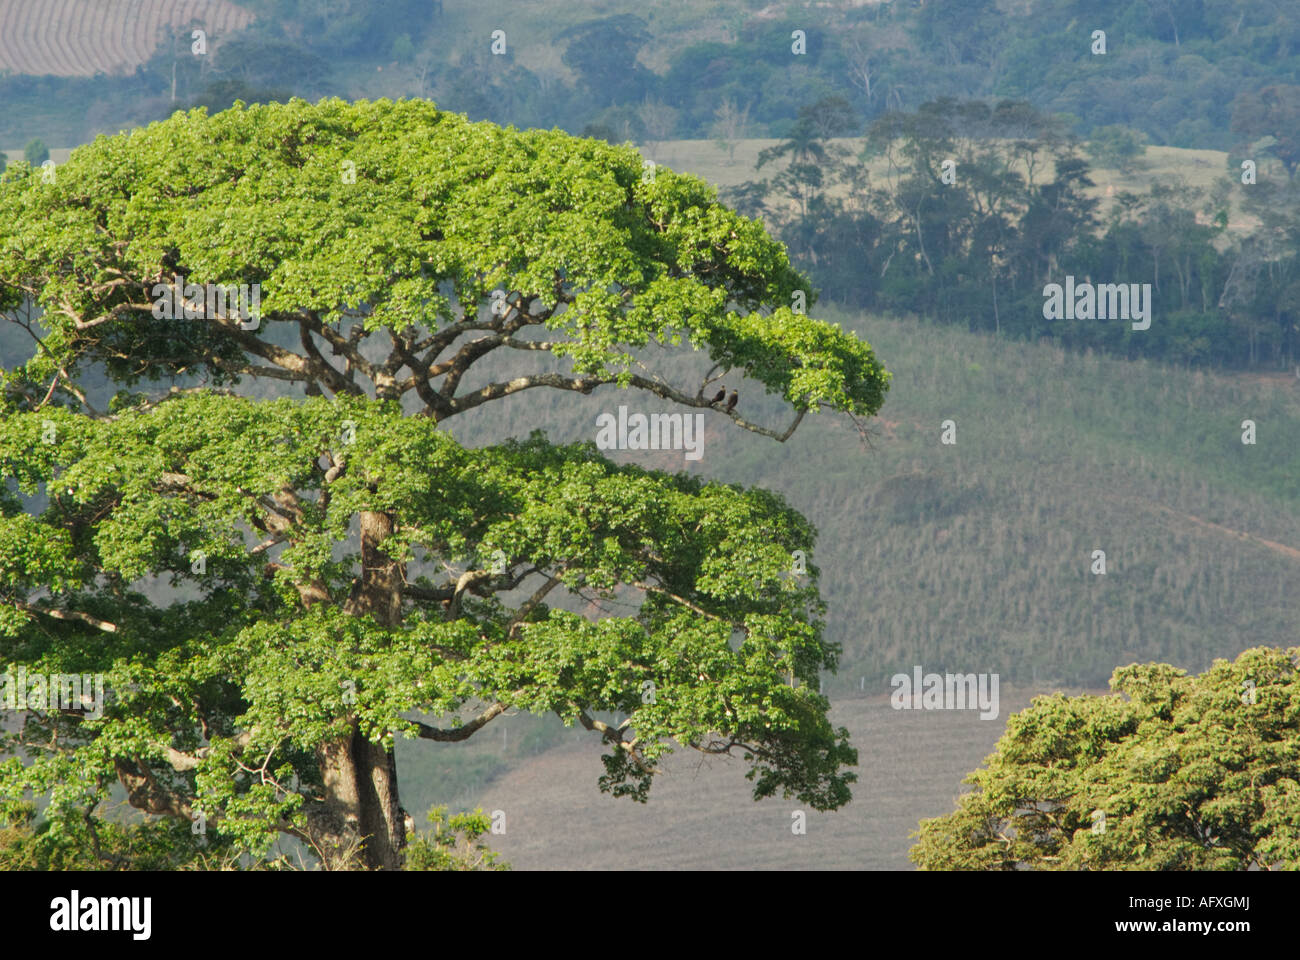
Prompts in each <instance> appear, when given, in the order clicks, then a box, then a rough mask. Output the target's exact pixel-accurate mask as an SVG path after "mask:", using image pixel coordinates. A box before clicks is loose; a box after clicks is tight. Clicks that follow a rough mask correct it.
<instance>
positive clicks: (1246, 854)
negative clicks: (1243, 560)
mask: <svg viewBox="0 0 1300 960" xmlns="http://www.w3.org/2000/svg"><path fill="white" fill-rule="evenodd" d="M1298 659H1300V648H1293V649H1291V650H1276V649H1268V648H1263V647H1260V648H1256V649H1254V650H1247V651H1246V652H1244V653H1242V654H1241V655H1240V656H1239V657H1238V658H1237V659H1236V661H1235V662H1231V663H1230V662H1228V661H1227V660H1216V661H1215V663H1214V666H1213V667H1211V668H1210V669H1209V670H1208V671H1206V672H1205V673H1204V674H1201V675H1200V676H1188V675H1187V673H1186V671H1184V670H1180V669H1178V668H1175V667H1172V666H1170V665H1168V664H1155V663H1150V664H1132V665H1130V666H1127V667H1121V668H1119V669H1118V670H1116V671H1115V674H1114V676H1113V677H1112V679H1111V689H1112V690H1114V691H1115V693H1114V694H1113V695H1112V696H1087V695H1085V696H1076V697H1070V696H1065V695H1063V694H1054V695H1052V696H1047V697H1037V698H1035V700H1034V703H1033V705H1032V706H1031V707H1030V708H1028V709H1027V710H1022V711H1021V712H1019V713H1017V714H1015V715H1013V716H1012V717H1010V718H1009V719H1008V722H1007V731H1006V733H1005V734H1003V736H1002V739H1001V740H999V741H998V746H997V751H996V752H995V753H994V754H993V755H992V756H990V757H989V758H988V759H987V760H986V761H985V768H983V769H980V770H977V771H975V772H974V773H972V774H971V775H970V776H969V777H967V778H966V781H965V782H967V783H969V784H972V785H974V787H975V789H974V790H973V791H972V792H970V793H968V794H966V795H964V796H963V797H962V798H961V800H960V802H959V804H958V808H957V810H956V811H954V812H953V813H950V814H948V815H947V816H943V817H937V818H935V819H931V820H923V821H921V828H920V831H919V834H918V835H919V839H918V842H917V844H916V846H915V847H913V848H912V854H911V856H912V859H913V860H914V861H915V862H916V863H917V864H919V865H920V867H921V868H922V869H926V870H1014V869H1026V868H1028V869H1035V870H1107V869H1109V870H1114V869H1135V870H1246V869H1249V868H1251V867H1256V868H1265V869H1279V868H1281V869H1292V870H1294V869H1297V868H1298V867H1300V752H1298V751H1297V738H1296V725H1297V718H1298V716H1300V671H1298V670H1297V666H1296V664H1297V660H1298Z"/></svg>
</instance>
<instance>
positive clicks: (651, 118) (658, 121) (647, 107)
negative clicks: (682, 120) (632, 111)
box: [637, 98, 677, 154]
mask: <svg viewBox="0 0 1300 960" xmlns="http://www.w3.org/2000/svg"><path fill="white" fill-rule="evenodd" d="M637 116H639V117H640V118H641V126H642V128H643V129H644V130H645V139H646V142H647V144H648V145H649V147H650V152H651V154H654V153H656V152H657V149H658V146H659V144H661V143H663V141H665V140H669V139H671V138H672V135H673V133H674V132H676V130H677V110H676V109H675V108H673V107H670V106H668V104H666V103H664V102H663V101H661V100H654V99H650V98H647V99H646V101H645V102H644V103H642V104H641V106H640V107H638V108H637Z"/></svg>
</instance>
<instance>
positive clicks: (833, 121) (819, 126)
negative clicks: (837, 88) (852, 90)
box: [796, 94, 862, 140]
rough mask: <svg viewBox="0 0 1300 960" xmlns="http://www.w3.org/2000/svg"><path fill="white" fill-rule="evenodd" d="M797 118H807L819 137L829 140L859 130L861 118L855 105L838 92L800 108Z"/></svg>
mask: <svg viewBox="0 0 1300 960" xmlns="http://www.w3.org/2000/svg"><path fill="white" fill-rule="evenodd" d="M796 120H807V122H808V124H809V125H810V126H811V127H812V129H813V131H814V132H815V133H816V134H817V137H818V138H819V139H822V140H829V139H830V138H831V137H847V136H851V135H853V134H855V133H857V132H858V128H859V125H860V124H861V122H862V121H861V119H860V118H859V117H858V115H857V113H856V112H855V111H854V109H853V105H852V104H851V103H849V101H848V100H846V99H845V98H844V97H841V96H839V95H838V94H836V95H834V96H829V97H823V98H822V99H820V100H818V101H817V102H816V103H810V104H808V105H807V106H803V107H800V108H799V113H798V116H797V118H796Z"/></svg>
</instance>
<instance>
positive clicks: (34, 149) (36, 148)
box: [23, 138, 50, 167]
mask: <svg viewBox="0 0 1300 960" xmlns="http://www.w3.org/2000/svg"><path fill="white" fill-rule="evenodd" d="M23 159H24V160H26V161H27V162H28V163H30V164H31V165H32V166H33V167H39V166H40V165H41V164H42V163H44V162H45V161H46V160H48V159H50V148H49V147H47V146H46V145H45V141H44V140H41V139H39V138H37V139H35V140H28V141H27V146H25V147H23Z"/></svg>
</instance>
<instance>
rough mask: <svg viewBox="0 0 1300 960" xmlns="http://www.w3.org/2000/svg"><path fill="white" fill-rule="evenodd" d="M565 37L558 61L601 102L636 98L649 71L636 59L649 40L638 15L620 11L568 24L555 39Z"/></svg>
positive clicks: (647, 81)
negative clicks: (575, 74)
mask: <svg viewBox="0 0 1300 960" xmlns="http://www.w3.org/2000/svg"><path fill="white" fill-rule="evenodd" d="M556 39H557V40H568V45H567V46H566V47H565V50H564V55H563V56H562V58H561V59H562V60H563V61H564V64H565V65H566V66H568V67H569V68H571V69H572V70H574V71H575V72H576V73H577V74H578V75H579V76H580V77H581V78H582V80H583V82H584V83H585V84H586V85H587V87H588V88H589V89H590V90H591V91H592V92H593V93H594V94H595V95H596V96H597V97H598V98H599V99H600V101H601V105H605V104H614V103H621V102H626V101H635V100H640V99H642V98H643V96H644V95H645V93H646V91H647V89H648V86H649V84H650V82H651V81H652V80H653V79H654V77H653V74H651V72H650V71H649V70H647V69H646V68H645V67H643V66H642V65H641V64H639V63H638V62H637V59H636V58H637V52H638V51H639V50H640V49H641V48H642V47H643V46H645V44H646V42H647V41H649V39H650V32H649V30H648V29H646V23H645V21H644V20H642V19H641V18H640V17H634V16H632V15H630V14H620V15H618V16H613V17H605V18H603V19H600V20H590V21H587V22H586V23H580V24H578V25H577V26H575V27H570V28H569V29H568V30H565V31H563V32H562V33H560V34H559V36H558V37H557V38H556Z"/></svg>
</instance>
